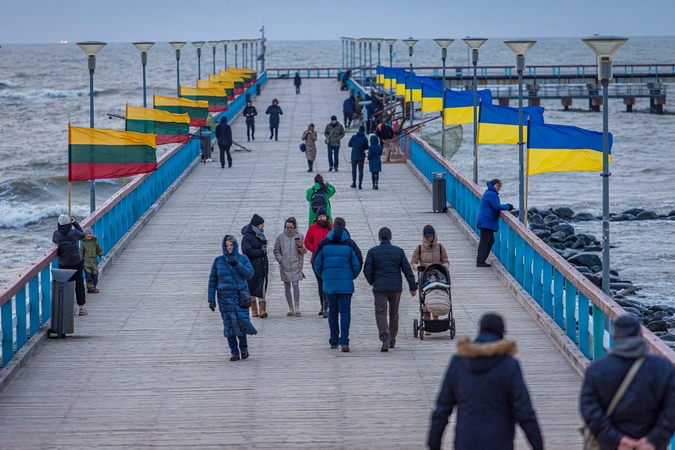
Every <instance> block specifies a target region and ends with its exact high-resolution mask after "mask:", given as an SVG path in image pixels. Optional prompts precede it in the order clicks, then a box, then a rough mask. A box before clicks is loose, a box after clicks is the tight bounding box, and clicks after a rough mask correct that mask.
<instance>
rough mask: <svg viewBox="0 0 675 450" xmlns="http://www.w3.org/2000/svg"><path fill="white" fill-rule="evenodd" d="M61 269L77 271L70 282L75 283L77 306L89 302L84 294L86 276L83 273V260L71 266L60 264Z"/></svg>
mask: <svg viewBox="0 0 675 450" xmlns="http://www.w3.org/2000/svg"><path fill="white" fill-rule="evenodd" d="M59 269H75V273H74V274H73V276H72V277H70V279H69V280H68V281H74V282H75V298H76V299H77V304H78V305H80V306H83V305H84V304H85V303H86V302H87V301H86V297H85V295H86V294H85V293H84V275H83V273H82V272H83V271H84V260H83V259H82V260H80V262H79V263H77V264H73V265H69V266H62V265H61V264H59Z"/></svg>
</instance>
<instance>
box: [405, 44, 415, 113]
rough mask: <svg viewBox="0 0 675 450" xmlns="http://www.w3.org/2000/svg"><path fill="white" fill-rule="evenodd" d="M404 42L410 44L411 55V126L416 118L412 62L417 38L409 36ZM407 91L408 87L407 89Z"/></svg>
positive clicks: (409, 53)
mask: <svg viewBox="0 0 675 450" xmlns="http://www.w3.org/2000/svg"><path fill="white" fill-rule="evenodd" d="M403 42H405V45H407V46H408V56H410V103H409V108H410V126H412V125H413V122H414V120H415V108H414V107H413V106H414V104H413V101H412V100H413V95H412V88H413V64H412V57H413V47H414V46H415V44H417V39H413V38H408V39H403ZM406 91H407V89H406Z"/></svg>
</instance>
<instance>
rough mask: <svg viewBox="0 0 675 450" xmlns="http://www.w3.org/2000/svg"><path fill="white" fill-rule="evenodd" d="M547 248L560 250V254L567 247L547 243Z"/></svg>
mask: <svg viewBox="0 0 675 450" xmlns="http://www.w3.org/2000/svg"><path fill="white" fill-rule="evenodd" d="M547 244H548V246H549V247H551V248H553V249H555V250H560V251H561V252H562V251H563V250H565V249H567V247H565V244H561V243H560V242H547Z"/></svg>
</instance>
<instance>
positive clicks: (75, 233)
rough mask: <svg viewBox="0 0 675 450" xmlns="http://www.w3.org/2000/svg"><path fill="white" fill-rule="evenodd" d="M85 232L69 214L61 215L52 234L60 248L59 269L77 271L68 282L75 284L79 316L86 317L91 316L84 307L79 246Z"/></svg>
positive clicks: (82, 261) (82, 262)
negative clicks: (78, 243)
mask: <svg viewBox="0 0 675 450" xmlns="http://www.w3.org/2000/svg"><path fill="white" fill-rule="evenodd" d="M84 237H85V236H84V232H83V231H82V227H81V226H80V224H79V223H77V222H76V221H75V219H73V218H71V217H69V216H68V214H61V215H60V216H59V219H58V221H57V227H56V230H55V231H54V233H53V234H52V242H53V243H55V244H56V245H57V247H58V249H57V251H56V255H57V256H58V260H59V262H58V264H59V269H71V270H73V269H74V270H75V273H74V274H73V275H72V276H71V277H70V278H69V279H68V281H74V282H75V299H76V300H77V305H78V307H79V309H78V314H79V315H80V316H86V315H87V314H89V312H88V311H87V308H85V307H84V305H85V303H87V300H86V294H85V293H84V278H83V277H82V271H83V270H84V260H83V259H82V254H81V253H80V247H79V246H78V245H77V242H78V241H81V240H83V239H84Z"/></svg>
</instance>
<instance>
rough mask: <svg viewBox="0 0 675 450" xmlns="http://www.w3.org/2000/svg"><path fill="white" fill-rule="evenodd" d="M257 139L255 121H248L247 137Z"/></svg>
mask: <svg viewBox="0 0 675 450" xmlns="http://www.w3.org/2000/svg"><path fill="white" fill-rule="evenodd" d="M251 138H253V140H254V141H255V122H246V139H249V140H250V139H251Z"/></svg>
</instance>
